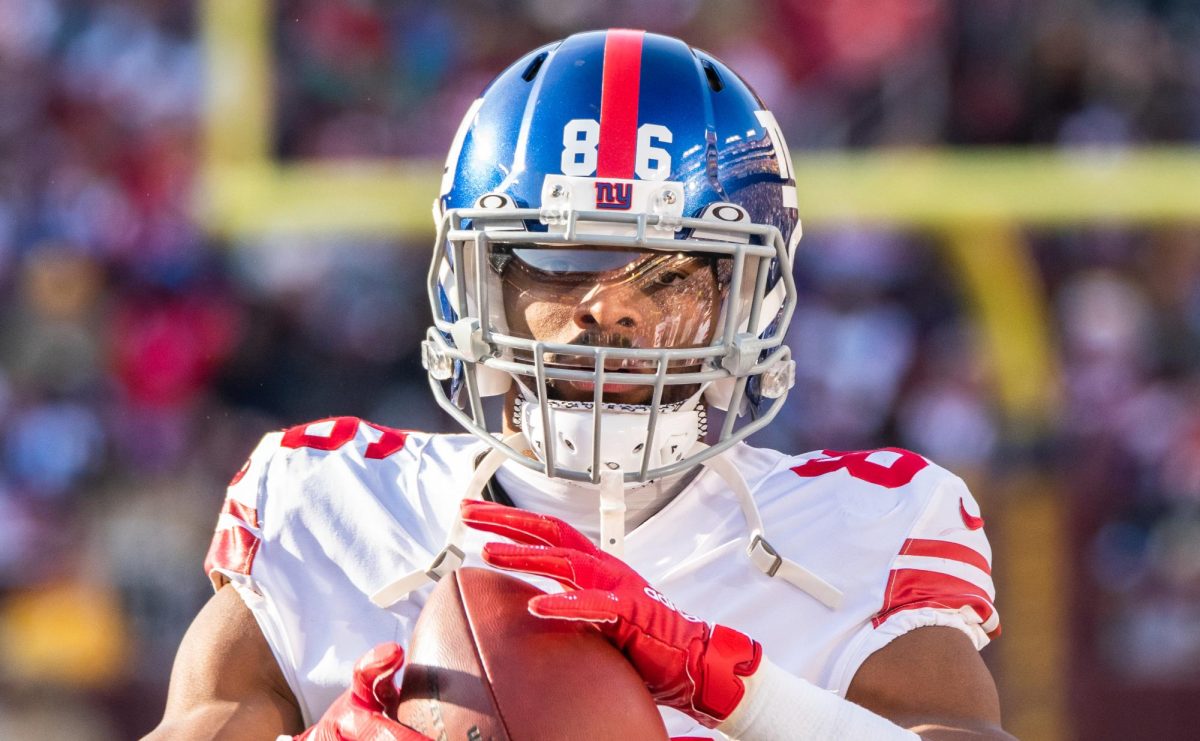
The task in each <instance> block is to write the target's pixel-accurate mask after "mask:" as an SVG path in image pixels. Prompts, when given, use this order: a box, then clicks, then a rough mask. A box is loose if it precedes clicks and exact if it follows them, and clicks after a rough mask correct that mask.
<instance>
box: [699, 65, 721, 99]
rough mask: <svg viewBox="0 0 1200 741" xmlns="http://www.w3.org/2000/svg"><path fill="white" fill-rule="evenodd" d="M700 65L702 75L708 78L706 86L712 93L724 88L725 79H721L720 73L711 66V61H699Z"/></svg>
mask: <svg viewBox="0 0 1200 741" xmlns="http://www.w3.org/2000/svg"><path fill="white" fill-rule="evenodd" d="M700 66H701V67H703V68H704V76H705V77H706V78H708V87H709V89H710V90H712V91H713V92H714V93H719V92H721V91H722V90H724V89H725V81H724V80H722V79H721V73H720V72H718V71H717V68H716V67H714V66H713V63H712V62H711V61H709V60H707V59H705V60H703V61H701V62H700Z"/></svg>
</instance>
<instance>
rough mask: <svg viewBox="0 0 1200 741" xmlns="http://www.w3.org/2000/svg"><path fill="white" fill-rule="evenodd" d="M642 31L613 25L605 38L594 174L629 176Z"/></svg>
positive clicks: (631, 173)
mask: <svg viewBox="0 0 1200 741" xmlns="http://www.w3.org/2000/svg"><path fill="white" fill-rule="evenodd" d="M645 35H646V32H645V31H631V30H629V29H624V28H621V29H612V30H610V31H609V32H608V33H607V35H606V36H605V38H604V82H603V87H602V88H601V92H600V146H599V151H598V153H597V159H596V177H601V178H626V179H628V178H632V177H633V162H634V156H635V154H636V151H637V125H638V88H639V85H640V83H641V79H642V40H643V38H644V37H645Z"/></svg>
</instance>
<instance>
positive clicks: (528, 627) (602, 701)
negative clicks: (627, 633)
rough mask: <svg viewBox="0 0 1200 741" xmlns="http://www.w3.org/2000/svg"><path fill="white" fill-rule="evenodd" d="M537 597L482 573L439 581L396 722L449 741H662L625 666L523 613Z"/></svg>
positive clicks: (585, 639)
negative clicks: (554, 740) (573, 740)
mask: <svg viewBox="0 0 1200 741" xmlns="http://www.w3.org/2000/svg"><path fill="white" fill-rule="evenodd" d="M539 593H540V592H539V590H538V589H537V588H535V587H533V586H531V585H530V584H527V583H525V582H523V581H521V580H519V579H516V578H514V577H511V576H508V575H505V574H501V573H499V572H495V571H490V570H487V569H476V568H462V569H459V570H458V571H456V572H455V573H453V574H451V575H450V576H447V577H445V578H443V579H442V580H441V581H440V582H439V583H438V585H437V586H436V587H435V588H434V590H433V593H432V594H431V595H430V597H429V602H428V603H427V604H426V605H425V608H424V609H423V610H422V612H421V615H420V617H419V618H418V619H417V625H416V628H415V630H414V633H413V637H412V642H411V645H410V646H409V650H408V663H407V668H406V669H405V671H404V681H403V685H402V688H401V697H400V705H399V709H398V712H397V717H398V719H399V720H400V722H402V723H405V724H407V725H409V726H411V727H412V728H415V729H417V730H418V731H420V732H422V733H424V734H425V735H427V736H430V737H432V738H436V739H448V740H449V741H484V740H486V739H494V741H540V740H541V739H556V741H568V740H571V739H576V740H578V741H596V739H621V741H633V740H634V739H638V740H641V739H645V740H646V741H652V740H654V741H660V740H661V741H665V739H667V738H668V737H667V732H666V728H665V727H664V726H663V721H662V717H661V716H660V715H659V712H658V709H657V707H656V706H655V704H654V700H653V699H652V698H651V697H650V693H649V692H648V691H647V690H646V687H645V685H644V684H643V683H642V680H641V678H640V677H639V676H638V675H637V673H636V672H635V671H634V670H633V667H632V666H631V665H630V664H629V662H628V661H626V660H625V658H624V657H623V656H621V654H620V652H618V651H617V649H616V648H614V647H613V646H612V645H611V644H610V643H608V642H607V641H606V640H605V639H604V638H603V637H602V636H601V635H600V634H599V633H598V632H596V630H594V629H593V628H591V627H590V626H589V625H587V624H585V623H574V622H568V621H562V620H543V619H540V618H536V617H534V616H533V615H530V614H529V612H528V610H527V609H526V604H527V603H528V601H529V599H530V597H532V596H534V595H537V594H539Z"/></svg>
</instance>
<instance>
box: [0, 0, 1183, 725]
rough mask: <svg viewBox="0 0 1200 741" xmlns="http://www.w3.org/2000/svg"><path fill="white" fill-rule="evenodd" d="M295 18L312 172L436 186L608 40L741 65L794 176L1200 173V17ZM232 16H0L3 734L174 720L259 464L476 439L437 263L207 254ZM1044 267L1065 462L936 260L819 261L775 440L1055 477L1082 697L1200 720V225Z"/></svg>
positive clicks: (384, 244)
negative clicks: (298, 455)
mask: <svg viewBox="0 0 1200 741" xmlns="http://www.w3.org/2000/svg"><path fill="white" fill-rule="evenodd" d="M272 8H273V21H272V24H271V27H272V29H273V46H274V52H275V55H274V56H275V59H274V66H273V79H274V84H275V100H274V111H275V139H274V143H273V144H274V149H275V154H276V155H277V156H278V157H279V158H281V159H330V158H373V157H387V158H394V157H419V158H434V159H440V158H441V157H442V156H443V154H444V151H445V149H446V147H447V146H448V143H449V141H450V138H451V136H452V134H453V132H454V130H455V128H456V126H457V123H458V119H459V117H460V116H461V115H462V112H463V111H464V110H465V109H466V107H467V104H468V103H469V101H470V100H471V99H472V98H474V97H475V96H476V95H477V94H478V92H479V91H480V90H481V89H482V87H483V86H484V85H485V84H486V82H487V81H488V79H490V78H491V77H492V76H493V75H494V74H495V73H496V72H497V71H499V70H500V69H501V68H502V67H503V66H504V65H505V64H506V63H507V62H509V61H511V60H512V59H514V58H515V57H516V56H518V55H519V54H520V53H522V52H524V51H526V50H527V49H529V48H532V47H534V46H536V45H538V44H540V43H544V42H546V41H549V40H552V39H555V38H559V37H561V36H563V35H566V34H568V33H570V32H572V31H574V30H578V29H582V28H588V27H604V26H609V25H623V26H632V27H646V28H649V29H651V30H657V31H662V32H667V33H672V34H676V35H680V36H683V37H684V38H687V39H689V40H690V41H692V42H693V43H694V44H696V45H697V46H700V47H703V48H706V49H708V50H710V51H712V52H713V53H715V54H716V55H718V56H720V57H722V58H723V59H725V60H726V61H727V62H729V63H730V65H731V66H733V67H734V68H735V69H737V70H739V71H741V72H742V74H743V75H744V76H745V77H746V78H747V79H748V80H749V81H750V83H751V84H752V85H753V86H754V87H755V88H756V89H757V90H758V92H759V93H760V95H761V96H762V97H763V98H764V99H765V100H766V101H767V102H768V104H769V105H770V106H771V107H772V108H773V109H774V111H775V113H776V117H777V118H778V120H779V121H780V123H781V124H782V125H783V127H784V129H785V131H786V133H787V137H788V141H789V143H790V144H791V145H792V146H793V148H795V149H798V150H809V149H832V148H866V147H881V146H935V145H941V144H951V145H964V146H966V145H1000V144H1004V145H1008V144H1017V145H1020V144H1039V145H1058V146H1063V147H1079V146H1096V145H1107V146H1137V145H1145V144H1154V143H1173V144H1190V145H1195V144H1197V143H1200V8H1198V7H1197V6H1196V4H1195V3H1193V2H1189V1H1186V0H1143V1H1141V2H1134V1H1133V0H1128V1H1125V2H1120V1H1117V0H1112V1H1110V2H1083V1H1082V0H1077V1H1072V0H1060V1H1059V2H1051V3H1041V2H1034V1H1033V0H987V1H985V2H974V3H954V2H950V1H949V0H870V1H868V0H762V2H757V3H722V2H718V1H716V0H713V1H711V2H704V1H701V0H657V1H655V2H650V1H649V0H613V1H612V2H607V3H596V2H594V1H587V2H585V0H507V1H504V2H502V1H501V0H463V1H462V2H454V3H449V2H447V3H423V2H421V3H419V2H392V3H383V2H370V1H369V0H358V1H354V0H277V1H276V2H274V3H272ZM201 11H202V4H192V3H175V2H167V1H166V0H113V1H100V0H96V1H85V0H0V738H25V737H64V738H66V737H70V738H80V739H116V738H128V737H133V736H136V735H138V734H139V733H141V732H144V731H146V730H148V729H149V727H151V726H152V725H153V724H154V723H155V721H156V719H157V717H158V715H159V714H160V712H161V707H162V702H163V698H164V692H165V686H166V679H167V674H168V672H169V667H170V663H171V659H172V657H173V654H174V649H175V646H176V645H177V644H178V641H179V639H180V637H181V635H182V633H183V631H184V629H185V628H186V626H187V624H188V622H189V621H190V619H191V617H192V616H193V615H194V614H195V612H196V611H197V609H198V608H199V606H200V605H201V604H202V603H203V601H204V600H205V599H206V597H207V594H208V590H209V586H208V583H207V580H206V579H205V578H204V575H203V574H202V573H201V568H200V567H201V562H202V559H203V555H204V551H205V549H206V547H207V542H208V537H209V534H210V532H211V528H212V525H213V523H214V522H215V519H216V513H217V510H218V507H219V504H220V500H221V497H222V496H223V487H224V484H225V482H226V481H227V480H228V478H229V477H230V476H232V474H233V473H234V472H235V471H236V470H237V469H238V467H239V466H240V464H241V461H242V460H243V458H244V456H245V455H246V454H247V453H248V452H249V450H250V449H251V448H252V447H253V445H254V443H255V441H256V440H257V438H258V437H259V436H261V435H262V434H263V433H264V432H266V431H269V430H271V429H275V428H278V427H281V426H285V425H290V424H295V423H298V422H301V421H305V420H308V419H315V418H319V417H324V416H330V415H335V414H351V415H357V416H362V417H366V418H368V419H372V420H375V421H378V422H381V423H384V424H388V425H393V426H398V427H407V428H422V429H434V430H451V429H453V427H452V425H451V424H450V423H449V421H448V419H447V418H445V417H444V416H443V415H442V414H441V413H440V412H439V411H438V410H437V408H436V406H435V405H434V404H433V402H432V399H431V398H430V395H429V393H428V389H427V384H426V380H425V376H424V372H423V371H422V370H421V368H420V364H419V360H418V357H417V354H416V349H417V343H418V341H419V338H420V337H421V336H422V335H423V333H424V329H425V327H426V326H427V324H428V321H429V314H428V308H427V306H428V305H427V300H426V298H425V294H424V276H423V270H422V269H414V266H416V265H420V264H422V263H423V262H424V255H426V254H427V253H428V250H429V245H428V244H427V243H426V242H425V241H415V242H412V243H396V242H388V241H383V240H379V241H370V240H349V239H344V238H329V239H323V240H314V239H312V238H309V239H306V240H304V242H303V243H298V242H297V241H296V240H293V239H289V237H288V236H287V235H275V236H272V237H271V238H269V239H261V240H246V241H237V242H234V243H225V242H221V241H218V240H215V239H214V238H213V237H212V236H210V235H209V234H208V233H206V231H205V228H204V226H205V225H204V224H203V223H202V222H201V221H200V219H199V217H198V215H197V214H198V211H197V208H196V203H197V196H198V194H197V192H196V189H197V187H198V178H197V171H198V167H199V164H200V158H201V147H200V140H201V134H202V132H201V130H200V121H201V118H200V116H201V109H202V100H203V99H202V89H203V78H202V74H203V68H202V63H203V54H204V49H203V45H202V40H201V38H200V35H199V29H200V25H201V24H200V15H199V14H200V13H201ZM798 177H800V178H803V177H804V174H803V172H800V173H799V175H798ZM1028 238H1029V240H1030V243H1031V244H1032V245H1033V248H1034V254H1035V257H1036V260H1037V264H1038V267H1039V268H1040V277H1041V280H1042V281H1043V285H1044V288H1045V292H1046V294H1045V295H1046V299H1047V301H1048V305H1049V306H1050V308H1051V319H1052V322H1053V326H1052V327H1051V334H1052V335H1053V336H1054V337H1055V338H1056V339H1057V340H1058V352H1059V353H1060V358H1059V361H1060V364H1061V372H1062V375H1061V378H1062V381H1061V382H1062V389H1061V394H1060V396H1061V398H1062V399H1063V408H1062V411H1061V414H1059V415H1057V416H1056V418H1055V424H1054V425H1052V426H1051V427H1049V428H1048V429H1045V430H1043V431H1041V433H1040V435H1039V437H1038V439H1037V440H1035V441H1033V442H1032V443H1030V441H1028V440H1022V441H1021V442H1022V444H1021V445H1020V446H1016V445H1014V444H1013V441H1012V440H1011V439H1010V436H1009V432H1010V429H1009V427H1008V425H1007V424H1006V420H1005V418H1004V417H1003V415H1002V413H1001V409H1000V407H999V402H998V400H997V399H996V397H995V394H994V391H993V388H994V386H993V383H992V382H993V381H994V378H992V376H991V371H990V369H989V368H988V366H987V363H986V361H985V359H984V358H983V357H981V355H980V353H979V351H978V348H979V342H978V337H977V333H978V329H977V328H976V327H974V326H973V324H972V322H971V317H970V313H969V309H968V306H967V297H965V296H964V295H963V294H962V291H961V289H960V288H959V287H958V286H959V282H958V281H957V280H956V278H955V277H954V275H953V274H952V269H951V268H950V266H948V265H947V264H946V263H945V261H944V260H943V259H942V257H941V253H939V251H938V249H937V247H936V245H935V244H934V242H933V238H932V237H931V235H927V234H919V233H909V232H902V231H895V230H887V229H884V228H880V227H872V228H869V229H868V228H862V227H856V226H854V225H849V224H848V225H844V226H842V227H839V228H837V229H824V230H811V231H810V233H809V234H807V235H806V237H805V240H804V242H803V243H802V251H803V255H802V257H801V259H800V260H799V264H798V266H797V279H798V282H799V285H800V286H801V287H802V289H803V300H802V302H801V307H800V309H799V311H798V313H797V316H796V319H795V322H794V324H793V328H792V330H791V343H792V346H793V348H794V349H795V351H796V355H797V358H798V361H799V365H800V368H799V379H798V386H797V388H796V390H795V391H794V392H793V397H792V399H791V400H790V401H789V406H788V410H787V411H786V412H785V413H784V415H782V416H781V417H780V418H779V420H778V421H777V422H776V424H775V425H774V427H772V428H768V429H767V430H766V431H764V432H762V433H760V437H759V438H758V440H757V442H759V443H760V444H767V445H773V446H778V447H782V448H789V449H793V450H796V449H803V450H807V449H813V448H828V449H855V448H862V447H877V446H879V445H881V444H899V445H902V446H904V447H909V448H912V449H915V450H918V451H920V452H922V453H924V454H926V455H927V456H929V457H931V458H932V459H934V460H936V461H938V462H939V463H942V464H944V465H946V466H948V467H950V468H952V469H959V470H966V471H970V472H973V473H976V474H978V475H979V476H980V477H986V475H987V473H988V472H989V471H992V470H995V469H996V468H998V467H1001V466H1012V465H1018V464H1019V465H1025V466H1029V467H1032V468H1036V469H1037V470H1039V471H1041V472H1042V473H1043V474H1045V475H1046V476H1049V477H1053V478H1054V480H1055V481H1057V482H1058V483H1059V484H1060V485H1061V491H1062V494H1063V496H1064V497H1068V498H1069V501H1070V511H1071V512H1072V517H1071V522H1072V525H1071V529H1070V532H1068V533H1065V534H1064V538H1066V539H1067V540H1068V541H1069V543H1070V547H1071V552H1072V553H1074V554H1075V560H1076V564H1075V567H1076V569H1077V571H1076V574H1077V576H1076V583H1075V585H1074V592H1073V595H1072V596H1067V595H1064V599H1069V600H1070V603H1071V606H1072V623H1073V625H1075V626H1077V627H1078V629H1079V632H1078V637H1077V639H1076V640H1077V641H1078V642H1079V645H1078V646H1076V651H1075V658H1074V659H1073V660H1074V661H1075V662H1076V669H1077V670H1078V671H1080V672H1093V671H1094V672H1102V673H1104V675H1105V676H1107V677H1116V678H1117V681H1118V683H1122V682H1123V683H1125V684H1124V685H1121V686H1128V687H1138V686H1143V685H1144V686H1159V687H1162V686H1167V687H1174V688H1184V689H1185V690H1186V691H1190V692H1192V693H1193V695H1192V696H1193V697H1198V696H1200V690H1198V689H1197V688H1200V669H1198V667H1200V225H1192V226H1191V227H1190V228H1184V227H1172V228H1167V227H1161V228H1153V229H1148V228H1132V227H1123V226H1121V225H1106V226H1103V227H1099V226H1096V227H1092V228H1087V229H1070V230H1068V229H1064V230H1061V231H1047V230H1042V231H1035V232H1030V233H1029V234H1028ZM985 498H986V495H985ZM1000 605H1001V611H1002V612H1003V595H1002V596H1001V603H1000ZM1193 704H1195V703H1193ZM64 706H65V707H69V708H71V712H69V713H64V712H63V707H64ZM1193 717H1194V716H1193Z"/></svg>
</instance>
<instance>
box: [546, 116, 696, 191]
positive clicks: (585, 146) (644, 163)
mask: <svg viewBox="0 0 1200 741" xmlns="http://www.w3.org/2000/svg"><path fill="white" fill-rule="evenodd" d="M673 139H674V136H673V135H672V134H671V130H670V129H668V128H667V127H666V126H662V125H660V124H652V123H647V124H642V125H641V126H639V127H638V132H637V150H636V154H635V156H634V165H633V171H634V173H636V174H637V176H638V177H639V178H640V179H642V180H666V179H667V176H668V175H670V174H671V153H670V152H668V151H667V150H665V149H663V148H662V147H658V146H655V144H658V143H662V144H670V143H671V141H672V140H673ZM599 145H600V122H599V121H597V120H596V119H594V118H573V119H571V120H570V121H567V125H566V126H564V127H563V152H562V173H563V175H570V176H574V177H588V176H591V175H594V174H595V173H596V160H597V158H598V154H597V147H598V146H599Z"/></svg>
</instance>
